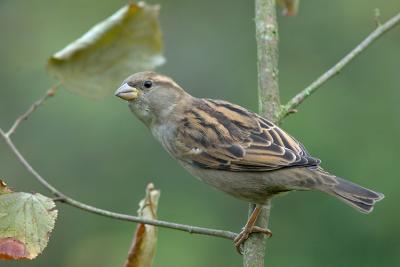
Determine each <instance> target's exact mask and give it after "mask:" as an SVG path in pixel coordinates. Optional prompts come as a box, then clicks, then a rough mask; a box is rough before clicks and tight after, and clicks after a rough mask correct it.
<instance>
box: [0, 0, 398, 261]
mask: <svg viewBox="0 0 400 267" xmlns="http://www.w3.org/2000/svg"><path fill="white" fill-rule="evenodd" d="M149 2H150V3H160V4H161V6H162V9H161V26H162V29H163V35H164V39H165V55H166V58H167V64H166V65H164V66H163V67H162V68H160V69H159V71H161V72H163V73H166V74H168V75H171V76H173V77H174V78H175V79H176V81H178V82H179V83H180V84H181V85H182V86H183V87H184V88H186V89H187V90H188V91H190V92H191V93H192V94H193V95H195V96H199V97H210V98H222V99H227V100H229V101H232V102H235V103H238V104H241V105H243V106H245V107H248V108H249V109H251V110H254V111H257V92H256V63H255V60H256V52H255V51H256V50H255V45H256V44H255V37H254V21H253V17H254V10H253V9H254V3H253V1H230V0H220V1H211V0H203V1H187V0H168V1H167V0H158V1H149ZM124 4H125V1H120V0H114V1H95V0H90V1H78V0H59V1H50V0H42V1H37V0H36V1H22V0H1V1H0V33H1V42H0V62H1V64H0V81H1V89H0V126H1V127H2V128H3V129H4V128H8V127H9V126H10V124H11V123H12V122H13V120H14V119H15V118H16V117H17V116H18V115H19V114H20V113H22V112H23V111H25V110H26V108H27V107H28V106H29V105H30V104H31V103H32V102H33V101H34V100H36V99H37V98H38V97H39V96H41V95H42V94H43V93H44V92H45V90H46V89H47V88H49V87H50V86H51V84H53V83H54V80H53V79H52V78H51V77H50V76H49V75H48V74H47V73H46V70H45V68H44V65H45V62H46V59H47V58H48V57H49V56H50V55H51V54H52V53H54V52H56V51H58V50H59V49H61V48H62V47H64V46H65V45H66V44H68V43H69V42H70V41H72V40H74V39H76V38H77V37H79V36H80V35H82V34H83V33H84V32H85V31H86V30H88V29H89V28H90V27H91V26H92V25H94V24H95V23H97V22H98V21H100V20H102V19H104V18H105V17H107V16H109V15H110V14H112V13H113V12H114V11H115V10H117V9H118V8H120V7H121V6H122V5H124ZM377 7H378V8H380V11H381V19H382V20H383V21H384V20H385V19H387V18H389V17H390V16H391V15H394V14H395V13H397V12H399V11H400V3H399V1H398V0H387V1H379V0H371V1H364V0H353V1H347V0H337V1H318V0H308V1H302V3H301V6H300V13H299V15H298V16H297V17H293V18H286V17H282V16H279V23H280V41H281V42H280V88H281V96H282V99H283V101H286V100H288V99H289V98H290V97H291V96H292V95H294V94H295V93H296V92H298V91H299V90H300V89H302V88H304V87H305V86H306V85H308V84H309V83H310V82H311V81H312V80H313V79H315V78H316V77H317V76H318V75H320V74H321V73H323V72H324V71H325V70H326V69H327V68H329V67H330V66H332V65H333V64H334V63H335V62H336V61H337V60H339V59H340V58H341V57H342V56H343V55H345V54H346V53H347V52H348V51H349V50H350V49H352V48H353V47H354V46H355V45H357V44H358V43H359V42H360V41H361V40H362V39H363V38H364V37H365V36H366V35H367V34H368V33H369V32H370V31H372V30H373V29H374V27H375V24H374V19H373V10H374V8H377ZM116 86H117V85H116ZM399 89H400V28H399V27H398V28H397V29H394V30H392V31H391V32H389V33H388V34H387V35H385V36H384V37H383V38H381V39H380V40H379V41H378V42H376V43H375V44H373V46H372V47H370V48H369V49H368V50H367V51H366V52H365V53H363V54H362V55H361V56H360V57H358V58H357V59H356V60H355V61H354V62H352V63H351V64H350V65H349V66H348V67H347V68H346V69H345V70H344V71H343V72H342V73H340V75H339V76H338V77H336V78H334V79H333V80H331V81H330V82H328V83H327V84H325V85H324V86H323V88H321V89H320V91H318V92H317V93H316V94H315V95H314V96H312V97H311V98H309V99H308V100H307V101H306V102H305V103H304V104H303V105H302V106H301V107H300V108H299V112H298V113H297V114H296V115H293V116H291V117H290V118H288V119H287V120H285V122H284V124H283V128H284V129H286V130H287V131H289V132H290V133H292V134H293V135H294V136H296V137H297V138H298V139H299V140H301V141H302V142H303V143H304V144H305V146H306V147H307V148H308V149H309V151H310V152H311V153H312V154H313V155H316V156H317V157H319V158H321V159H322V161H323V166H324V167H325V168H326V169H327V170H330V171H331V172H334V173H335V174H337V175H339V176H342V177H346V178H348V179H350V180H352V181H354V182H357V183H360V184H362V185H364V186H367V187H370V188H374V189H376V190H378V191H381V192H384V193H385V195H386V199H385V200H384V201H382V202H381V203H379V204H378V205H377V207H376V210H375V211H374V212H373V213H372V214H371V215H368V216H367V215H363V214H359V213H357V212H356V211H354V210H353V209H351V208H349V207H347V206H345V205H343V204H342V203H341V202H339V201H337V200H335V199H333V198H330V197H327V196H325V195H323V194H320V193H311V192H299V193H292V194H289V195H287V196H285V197H282V198H279V199H276V200H275V201H274V202H273V210H272V219H271V225H270V228H271V229H272V231H273V233H274V237H273V238H272V239H270V240H269V242H268V248H267V263H266V266H280V267H285V266H308V267H309V266H326V267H329V266H365V267H366V266H400V241H399V240H400V238H399V237H400V234H399V226H400V212H399V207H398V204H399V203H400V193H399V188H400V175H399V171H398V166H399V163H398V153H399V149H400V141H399V136H400V119H399V114H400V104H399V103H400V90H399ZM111 91H112V90H111ZM111 91H110V96H109V97H107V98H105V99H103V100H100V101H93V100H89V99H86V98H82V97H81V96H79V95H75V94H72V93H70V92H68V91H65V90H60V91H59V92H58V93H57V96H56V97H55V98H54V99H51V100H50V101H49V102H48V103H47V104H46V105H45V106H44V107H42V108H40V110H38V111H37V112H36V113H35V114H34V115H33V116H32V117H31V118H29V120H28V121H27V122H25V123H24V124H23V125H21V127H20V128H19V130H18V132H17V133H16V135H15V137H14V140H15V143H16V145H17V147H18V148H20V149H21V151H22V152H23V154H24V155H25V156H26V157H27V159H28V160H29V161H30V162H31V163H32V164H33V166H35V167H36V168H37V170H39V172H41V173H42V174H43V175H44V176H45V177H47V178H48V179H49V181H50V182H51V183H53V184H54V185H55V186H56V187H58V188H60V189H62V190H63V191H64V192H65V193H66V194H68V195H70V196H72V197H75V198H77V199H79V200H81V201H84V202H87V203H90V204H93V205H95V206H98V207H102V208H105V209H110V210H114V211H118V212H124V213H131V214H135V213H136V209H137V203H138V201H139V200H140V199H141V198H142V197H143V195H144V189H145V186H146V184H147V183H148V182H150V181H152V182H154V183H155V185H156V187H158V188H160V189H161V190H162V194H161V200H160V206H159V218H160V219H163V220H169V221H173V222H180V223H186V224H192V225H198V226H206V227H213V228H220V229H228V230H232V231H238V230H239V229H240V227H241V226H242V225H243V223H244V222H245V220H246V214H247V204H246V203H243V202H241V201H239V200H235V199H233V198H231V197H230V196H227V195H224V194H223V193H220V192H217V191H216V190H214V189H212V188H209V187H208V186H206V185H204V184H202V183H201V182H199V181H198V180H196V179H194V178H192V177H191V176H190V175H189V174H188V173H186V172H185V171H184V170H183V169H182V168H181V167H180V166H179V165H178V164H177V163H176V162H175V161H174V160H173V159H171V158H170V157H169V156H168V155H167V153H166V152H164V151H163V149H162V148H161V147H160V145H159V144H158V143H156V142H155V140H153V137H152V136H151V135H150V134H149V131H148V130H147V129H146V128H145V127H144V126H143V125H141V124H140V123H139V121H137V120H136V119H135V118H134V117H133V116H132V115H131V114H130V112H129V110H128V108H127V106H126V104H125V103H123V102H122V101H119V100H118V99H116V98H115V97H113V96H112V95H111ZM0 176H1V177H2V178H3V179H5V180H6V181H7V183H8V184H9V185H10V186H12V187H13V188H14V189H16V190H21V191H37V192H42V193H46V194H47V193H48V192H47V191H46V190H44V189H43V188H42V187H40V186H39V185H38V183H37V182H36V181H35V180H34V179H33V178H32V177H31V175H30V174H29V173H27V172H26V171H25V170H24V169H23V167H22V166H21V165H20V164H19V163H18V162H17V161H16V159H15V158H14V156H13V155H12V154H11V153H10V151H9V150H8V148H7V147H6V145H5V144H4V142H3V141H0ZM59 209H60V213H59V218H58V221H57V224H56V229H55V230H54V233H53V234H52V237H51V240H50V243H49V245H48V247H47V249H46V250H45V251H44V253H43V254H42V255H41V256H39V257H38V259H36V260H34V261H23V262H7V263H4V262H1V263H0V265H1V266H6V267H9V266H32V267H33V266H41V267H43V266H61V267H76V266H97V267H108V266H121V265H122V263H123V262H124V260H125V258H126V254H127V250H128V248H129V246H130V243H131V239H132V233H133V230H134V228H135V225H134V224H130V223H127V222H121V221H115V220H111V219H108V218H103V217H99V216H97V215H93V214H89V213H85V212H83V211H80V210H77V209H75V208H72V207H69V206H65V205H59ZM241 264H242V261H241V257H240V256H239V255H238V254H237V253H236V251H235V250H234V249H233V246H232V244H231V243H230V242H229V241H227V240H223V239H220V238H213V237H206V236H195V235H190V234H187V233H183V232H179V231H174V230H168V229H160V231H159V243H158V251H157V256H156V259H155V264H154V266H157V267H160V266H195V267H196V266H241Z"/></svg>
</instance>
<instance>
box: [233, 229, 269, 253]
mask: <svg viewBox="0 0 400 267" xmlns="http://www.w3.org/2000/svg"><path fill="white" fill-rule="evenodd" d="M252 233H262V234H265V235H266V236H267V237H271V236H272V232H271V231H270V230H269V229H264V228H262V227H259V226H256V225H254V226H252V227H251V228H246V227H244V228H243V229H242V231H241V232H240V233H239V234H238V235H237V236H236V237H235V239H234V240H233V243H234V244H235V247H236V250H237V252H238V253H239V254H241V255H243V252H242V249H241V246H242V244H243V242H244V241H246V240H247V239H248V238H249V236H250V234H252Z"/></svg>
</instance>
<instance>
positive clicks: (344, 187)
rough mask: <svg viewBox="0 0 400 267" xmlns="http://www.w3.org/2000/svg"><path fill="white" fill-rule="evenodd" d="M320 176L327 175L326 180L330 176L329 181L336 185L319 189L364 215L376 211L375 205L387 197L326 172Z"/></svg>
mask: <svg viewBox="0 0 400 267" xmlns="http://www.w3.org/2000/svg"><path fill="white" fill-rule="evenodd" d="M321 171H322V170H321ZM320 174H325V175H326V176H325V178H328V175H329V180H330V181H332V180H334V181H335V183H334V184H332V183H330V184H329V186H321V187H320V188H318V189H320V190H321V191H324V192H326V193H328V194H330V195H332V196H334V197H336V198H338V199H339V200H341V201H343V202H344V203H346V204H348V205H350V206H352V207H353V208H355V209H357V210H358V211H360V212H362V213H370V212H371V211H372V210H373V209H374V204H375V203H376V202H378V201H380V200H382V199H383V198H384V197H385V196H384V195H383V194H382V193H378V192H375V191H373V190H371V189H367V188H365V187H362V186H360V185H358V184H355V183H352V182H349V181H346V180H344V179H342V178H339V177H336V176H335V177H333V176H332V175H330V174H327V173H325V172H324V171H323V173H320ZM323 176H324V175H322V177H323ZM332 178H333V179H332ZM322 184H324V183H322ZM325 185H326V184H325Z"/></svg>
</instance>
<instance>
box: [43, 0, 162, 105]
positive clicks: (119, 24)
mask: <svg viewBox="0 0 400 267" xmlns="http://www.w3.org/2000/svg"><path fill="white" fill-rule="evenodd" d="M158 14H159V6H156V5H146V4H144V3H142V2H140V3H138V4H136V3H132V4H129V5H126V6H124V7H122V8H121V9H120V10H118V11H117V12H116V13H114V14H113V15H112V16H110V17H109V18H107V19H106V20H104V21H102V22H100V23H98V24H97V25H95V26H94V27H93V28H92V29H90V30H89V31H88V32H87V33H86V34H84V35H83V36H82V37H80V38H79V39H77V40H76V41H74V42H72V43H71V44H69V45H68V46H66V47H65V48H64V49H62V50H61V51H59V52H57V53H55V54H54V55H53V56H52V57H51V58H50V59H49V61H48V69H49V70H50V71H51V72H52V73H54V74H55V76H56V77H57V78H58V79H60V80H61V81H62V82H63V85H64V87H65V88H67V89H68V90H71V91H73V92H78V93H79V94H81V95H84V96H87V97H90V98H100V97H102V96H104V95H107V94H110V95H111V93H112V92H114V90H115V88H117V87H118V85H119V84H120V83H121V81H122V80H123V79H124V78H126V77H127V76H129V75H130V74H133V73H135V72H138V71H143V70H150V69H154V68H155V67H157V66H159V65H161V64H163V63H164V61H165V60H164V57H163V55H162V50H163V48H162V38H161V31H160V27H159V22H158Z"/></svg>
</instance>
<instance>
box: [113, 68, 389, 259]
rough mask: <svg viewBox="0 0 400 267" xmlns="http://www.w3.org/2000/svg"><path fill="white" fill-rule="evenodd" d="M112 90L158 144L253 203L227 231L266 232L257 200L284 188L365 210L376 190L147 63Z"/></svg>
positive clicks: (252, 116)
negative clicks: (340, 174) (316, 193)
mask: <svg viewBox="0 0 400 267" xmlns="http://www.w3.org/2000/svg"><path fill="white" fill-rule="evenodd" d="M115 96H117V97H119V98H121V99H123V100H125V101H127V102H128V103H129V108H130V110H131V111H132V113H133V114H134V115H135V116H136V117H137V118H138V119H139V120H140V121H141V122H142V123H144V124H145V125H146V126H147V127H148V128H149V129H150V131H151V133H152V135H153V136H154V137H155V139H157V140H158V141H159V142H160V143H161V145H162V146H163V147H164V148H165V150H166V151H167V152H168V153H169V154H170V155H171V156H172V157H173V158H174V159H176V160H177V161H178V162H179V163H180V165H182V167H183V168H184V169H186V170H187V171H188V172H189V173H190V174H192V175H193V176H195V177H197V178H198V179H200V180H201V181H203V182H205V183H206V184H209V185H211V186H213V187H215V188H217V189H219V190H220V191H223V192H225V193H227V194H229V195H231V196H233V197H235V198H238V199H241V200H244V201H247V202H250V203H254V204H255V208H254V210H253V212H252V214H251V215H250V216H249V219H248V221H247V222H246V224H245V226H244V227H243V228H242V230H241V232H240V233H239V234H238V235H237V236H236V238H235V239H234V245H235V246H236V248H237V249H238V251H239V252H240V248H241V245H242V244H243V242H244V241H245V240H246V239H247V238H248V237H249V235H250V234H251V233H255V232H258V233H263V234H265V235H267V236H271V235H272V233H271V231H270V230H269V229H264V228H261V227H258V226H256V225H255V222H256V220H257V217H258V216H259V214H260V211H261V209H262V207H263V205H266V203H267V202H269V200H270V199H271V198H273V197H275V196H277V195H280V194H282V193H286V192H290V191H303V190H316V191H321V192H324V193H326V194H328V195H330V196H333V197H336V198H337V199H339V200H341V201H343V202H344V203H346V204H348V205H349V206H351V207H353V208H355V209H356V210H358V211H360V212H362V213H370V212H371V211H372V210H373V208H374V204H375V203H376V202H377V201H380V200H382V199H383V198H384V195H383V194H382V193H379V192H375V191H373V190H371V189H367V188H365V187H362V186H360V185H357V184H355V183H352V182H350V181H347V180H345V179H343V178H340V177H337V176H335V175H333V174H330V173H328V172H327V171H325V170H324V169H323V168H322V167H321V160H320V159H318V158H316V157H313V156H311V154H310V153H309V152H308V151H307V150H306V148H305V147H304V146H303V145H302V144H301V143H300V142H299V141H297V140H296V139H295V138H294V137H292V136H291V135H289V134H288V133H286V132H285V131H284V130H283V129H281V128H280V127H279V126H278V125H276V124H274V123H272V122H271V121H269V120H267V119H266V118H263V117H262V116H260V115H258V114H256V113H254V112H251V111H249V110H247V109H246V108H244V107H241V106H239V105H236V104H233V103H230V102H228V101H224V100H214V99H206V98H197V97H194V96H192V95H190V94H189V93H187V92H186V91H185V90H184V89H183V88H182V87H181V86H179V85H178V84H177V83H176V82H175V81H174V80H173V79H171V78H170V77H168V76H165V75H162V74H158V73H156V72H153V71H143V72H139V73H135V74H133V75H131V76H129V77H128V78H126V79H125V80H124V81H123V82H122V84H121V86H120V87H119V88H118V89H117V90H116V91H115Z"/></svg>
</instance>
